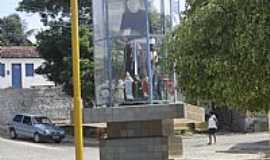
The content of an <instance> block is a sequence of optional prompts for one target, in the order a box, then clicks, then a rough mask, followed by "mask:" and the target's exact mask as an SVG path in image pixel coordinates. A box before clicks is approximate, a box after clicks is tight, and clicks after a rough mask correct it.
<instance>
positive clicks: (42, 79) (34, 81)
mask: <svg viewBox="0 0 270 160" xmlns="http://www.w3.org/2000/svg"><path fill="white" fill-rule="evenodd" d="M43 62H45V60H44V59H42V58H41V57H40V55H39V53H38V52H37V50H36V49H35V48H34V47H0V89H5V88H36V87H45V86H46V87H48V86H54V85H55V84H54V82H52V81H49V80H47V78H46V76H45V75H39V74H37V73H35V70H36V69H37V68H38V67H40V66H41V65H42V64H43Z"/></svg>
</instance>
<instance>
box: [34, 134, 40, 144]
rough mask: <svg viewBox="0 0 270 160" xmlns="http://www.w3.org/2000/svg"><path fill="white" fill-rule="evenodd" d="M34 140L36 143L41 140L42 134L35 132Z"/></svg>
mask: <svg viewBox="0 0 270 160" xmlns="http://www.w3.org/2000/svg"><path fill="white" fill-rule="evenodd" d="M34 142H36V143H39V142H40V135H39V134H38V133H35V134H34Z"/></svg>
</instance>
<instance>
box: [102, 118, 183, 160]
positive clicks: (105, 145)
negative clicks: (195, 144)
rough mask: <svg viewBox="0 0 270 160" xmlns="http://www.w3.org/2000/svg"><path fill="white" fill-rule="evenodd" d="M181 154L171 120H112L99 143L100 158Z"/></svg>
mask: <svg viewBox="0 0 270 160" xmlns="http://www.w3.org/2000/svg"><path fill="white" fill-rule="evenodd" d="M181 155H182V141H181V138H180V137H175V136H174V135H173V121H172V120H154V121H136V122H111V123H108V138H107V139H104V140H102V141H101V143H100V160H168V159H172V158H179V157H180V156H181Z"/></svg>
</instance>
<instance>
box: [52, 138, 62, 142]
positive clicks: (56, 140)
mask: <svg viewBox="0 0 270 160" xmlns="http://www.w3.org/2000/svg"><path fill="white" fill-rule="evenodd" d="M54 142H55V143H61V142H62V139H61V138H59V139H55V140H54Z"/></svg>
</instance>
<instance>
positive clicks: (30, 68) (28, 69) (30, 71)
mask: <svg viewBox="0 0 270 160" xmlns="http://www.w3.org/2000/svg"><path fill="white" fill-rule="evenodd" d="M25 75H26V77H33V76H34V64H25Z"/></svg>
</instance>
